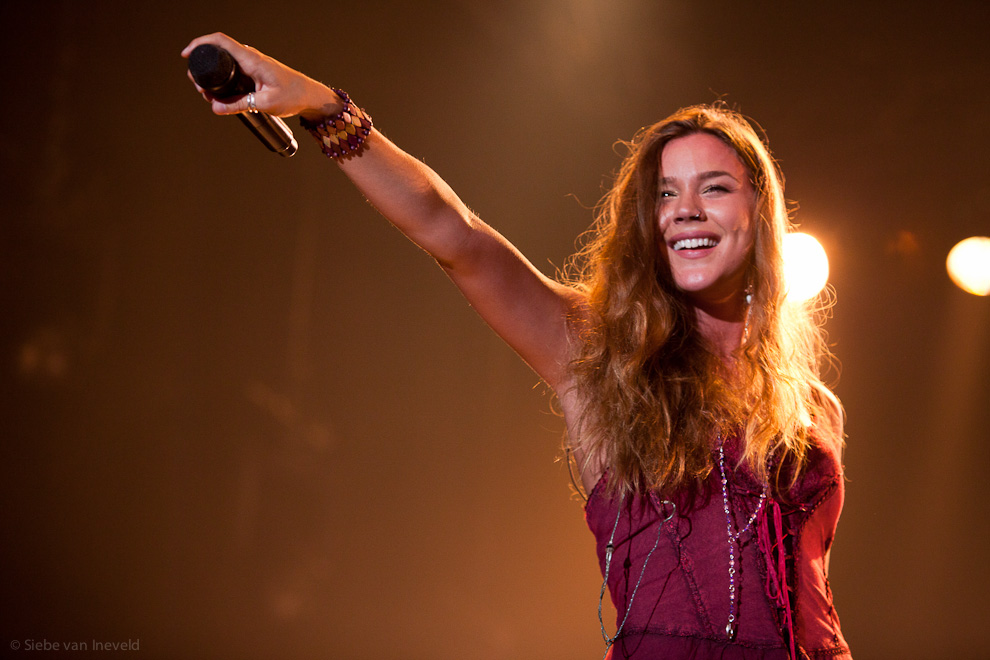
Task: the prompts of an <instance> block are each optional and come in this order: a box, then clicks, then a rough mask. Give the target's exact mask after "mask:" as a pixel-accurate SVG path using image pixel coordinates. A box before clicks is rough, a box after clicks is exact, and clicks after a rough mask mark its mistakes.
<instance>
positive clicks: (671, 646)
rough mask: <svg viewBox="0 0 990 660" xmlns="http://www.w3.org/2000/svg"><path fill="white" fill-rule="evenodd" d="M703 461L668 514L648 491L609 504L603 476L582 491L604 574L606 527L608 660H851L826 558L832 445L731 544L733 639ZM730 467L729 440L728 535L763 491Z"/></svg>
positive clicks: (837, 486)
mask: <svg viewBox="0 0 990 660" xmlns="http://www.w3.org/2000/svg"><path fill="white" fill-rule="evenodd" d="M713 460H714V462H715V468H714V469H713V470H712V472H711V474H710V475H709V477H708V479H707V481H706V482H705V484H704V488H703V489H702V490H701V492H699V493H697V494H696V495H695V496H694V497H693V498H692V497H688V496H686V495H685V496H681V497H678V498H673V506H672V505H671V503H670V502H665V501H661V500H660V499H659V498H658V497H657V496H656V495H654V494H651V495H650V496H645V497H644V496H639V495H637V496H635V497H629V496H627V497H626V498H624V499H622V500H619V499H614V498H610V497H608V495H607V493H606V488H605V482H606V480H607V474H606V475H604V476H603V477H602V479H601V481H599V483H598V484H597V485H596V486H595V488H594V490H593V491H592V492H591V495H590V496H589V498H588V502H587V504H586V505H585V518H586V519H587V522H588V526H589V527H590V528H591V531H592V532H593V533H594V535H595V539H596V541H597V546H598V558H599V563H600V564H601V568H602V573H603V574H604V572H605V551H606V545H607V544H608V542H609V537H610V536H611V535H612V531H613V529H614V530H615V537H614V540H613V546H614V551H613V555H612V561H611V566H610V570H609V576H608V588H609V592H610V594H611V597H612V603H613V604H614V605H615V607H616V610H617V611H618V615H617V621H616V624H615V625H616V627H617V626H618V625H619V624H620V623H621V622H622V620H623V619H624V618H625V619H626V621H625V624H624V626H623V627H622V630H621V634H620V635H619V637H618V639H616V641H615V643H614V645H613V646H612V647H611V649H610V651H609V658H611V659H612V660H617V659H618V658H635V659H637V660H639V659H642V660H651V659H654V658H656V659H663V660H680V659H683V658H697V659H698V660H702V659H704V660H708V659H711V658H720V659H725V660H730V659H731V660H735V659H739V660H770V659H772V660H788V659H789V658H830V659H836V660H851V659H852V656H851V655H850V654H849V648H848V646H847V645H846V642H845V640H844V639H843V637H842V632H841V631H840V630H839V618H838V615H837V614H836V612H835V608H834V607H833V605H832V593H831V590H830V589H829V584H828V558H829V549H830V548H831V546H832V539H833V537H834V534H835V527H836V523H837V522H838V519H839V513H840V511H841V509H842V499H843V480H842V467H841V464H840V461H839V450H838V447H833V446H829V445H827V444H825V443H822V442H820V443H818V445H817V446H816V447H815V448H814V449H813V450H812V451H811V452H810V455H809V463H808V467H807V469H806V470H805V472H804V473H803V475H802V477H801V479H800V480H799V481H798V483H797V485H796V486H795V487H794V488H792V489H791V490H790V491H789V492H788V494H787V497H786V499H785V498H781V497H779V496H776V495H771V496H770V497H768V498H767V500H766V502H765V505H764V506H763V507H762V508H760V509H759V514H758V515H757V517H756V519H755V521H754V522H753V524H752V526H751V527H750V529H749V530H748V531H745V532H744V533H743V534H741V535H740V536H739V538H738V541H737V542H736V543H735V546H736V549H735V565H736V569H735V570H736V573H735V580H734V581H735V585H736V599H735V601H736V602H735V612H736V630H735V635H734V638H733V639H732V640H730V639H729V636H728V634H727V632H726V623H727V622H728V617H729V611H730V610H729V607H730V605H729V601H730V596H729V593H730V592H729V540H728V534H727V531H726V527H727V521H726V515H725V506H724V502H723V496H722V486H721V476H720V474H719V469H718V451H717V449H716V451H715V454H714V459H713ZM737 460H738V447H737V445H736V442H735V441H734V440H733V441H727V442H726V444H725V461H724V465H725V471H726V476H727V479H728V489H727V491H728V499H729V503H730V511H731V512H732V515H733V518H734V531H738V530H741V529H744V528H745V527H746V523H747V521H748V520H749V518H750V516H752V514H753V512H754V511H756V510H757V508H758V506H759V501H760V494H761V493H762V492H763V488H762V486H761V485H760V484H759V483H757V481H756V480H755V479H754V478H753V477H752V476H751V475H750V474H749V473H748V472H747V471H746V470H745V469H744V468H739V469H733V468H734V466H735V465H736V462H737ZM670 514H673V515H670ZM668 516H670V519H669V520H666V521H665V518H667V517H668ZM616 520H618V524H616ZM658 536H659V543H658V542H657V539H658ZM655 544H656V550H654V551H653V554H652V556H650V559H649V561H648V562H647V564H646V571H645V572H644V573H642V575H643V577H642V580H641V581H640V583H639V587H638V589H636V584H637V581H639V579H640V574H641V571H642V569H643V562H644V560H645V559H646V557H647V555H648V554H649V553H650V551H651V549H653V548H654V545H655ZM634 591H635V596H634V597H633V593H634ZM630 598H632V599H633V603H632V608H628V604H629V600H630ZM627 609H628V617H626V613H627ZM615 629H616V628H612V629H611V630H610V633H612V634H614V631H615Z"/></svg>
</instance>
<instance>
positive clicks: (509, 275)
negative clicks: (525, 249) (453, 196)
mask: <svg viewBox="0 0 990 660" xmlns="http://www.w3.org/2000/svg"><path fill="white" fill-rule="evenodd" d="M461 231H463V232H464V233H463V235H462V236H461V237H460V239H459V240H456V241H454V242H455V243H456V244H457V246H458V248H457V249H456V250H455V251H453V252H452V253H451V257H452V258H449V259H441V258H437V262H438V263H439V264H440V266H441V267H442V268H443V269H444V271H446V273H447V275H448V276H449V277H450V279H451V280H452V281H453V282H454V284H456V285H457V287H458V288H459V289H460V290H461V292H462V293H463V294H464V296H465V298H467V300H468V302H469V303H471V305H472V307H474V309H475V311H477V312H478V314H479V315H480V316H481V317H482V318H483V319H484V320H485V322H486V323H488V325H489V326H491V328H492V329H493V330H494V331H495V332H496V333H497V334H498V335H499V336H500V337H501V338H502V339H503V340H505V342H506V343H508V344H509V346H511V347H512V348H513V350H515V351H516V353H518V354H519V356H520V357H522V359H523V360H525V361H526V363H527V364H529V366H530V367H531V368H532V369H533V370H534V371H536V373H537V374H538V375H539V376H540V377H541V378H542V379H543V380H545V381H546V382H547V384H548V385H550V386H551V387H552V388H554V389H555V390H556V389H558V387H559V386H560V385H561V384H562V383H563V381H564V380H565V379H566V378H567V370H568V364H569V363H570V361H571V359H572V357H573V355H572V350H573V343H572V339H571V332H570V330H569V325H570V320H571V319H572V318H573V317H574V314H575V313H576V311H577V310H578V309H579V308H580V306H581V301H582V295H581V294H580V293H579V292H578V291H577V290H576V289H574V288H572V287H568V286H566V285H564V284H561V283H559V282H556V281H554V280H552V279H550V278H549V277H547V276H546V275H544V274H543V273H541V272H540V271H539V270H537V269H536V268H535V267H534V266H533V265H532V263H530V261H529V260H528V259H526V257H525V256H523V255H522V253H520V252H519V250H518V249H516V248H515V246H513V245H512V244H511V243H509V242H508V241H507V240H506V239H505V238H504V237H503V236H502V235H501V234H499V233H498V232H497V231H495V230H494V229H493V228H492V227H490V226H488V225H487V224H485V223H484V222H482V221H481V220H479V219H478V218H477V217H476V216H474V215H473V214H468V215H467V217H465V218H464V219H463V225H462V226H461Z"/></svg>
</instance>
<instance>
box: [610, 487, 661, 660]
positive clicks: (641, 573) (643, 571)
mask: <svg viewBox="0 0 990 660" xmlns="http://www.w3.org/2000/svg"><path fill="white" fill-rule="evenodd" d="M624 500H625V496H624V495H623V496H622V497H620V498H619V506H618V507H617V508H618V511H617V512H616V514H615V524H613V525H612V534H611V536H609V537H608V545H606V546H605V579H604V580H602V591H601V593H600V594H599V595H598V625H599V626H601V629H602V639H604V640H605V655H604V656H602V658H603V659H604V657H605V656H607V655H608V650H609V649H610V648H612V644H614V643H615V640H616V639H618V638H619V633H621V632H622V628H623V626H625V625H626V619H628V618H629V612H630V611H631V610H632V605H633V600H635V599H636V592H637V591H639V585H640V584H641V583H642V582H643V576H644V575H645V574H646V565H647V564H648V563H650V557H652V556H653V553H654V551H656V549H657V547H658V546H659V545H660V534H661V533H662V532H663V526H664V523H666V522H667V521H668V520H670V519H671V518H673V517H674V513H675V512H676V511H677V505H676V504H674V503H673V502H671V501H670V500H663V501H662V502H661V503H660V508H661V513H662V508H663V506H664V505H670V507H671V511H670V514H668V515H667V517H666V518H664V519H663V520H661V521H660V522H659V524H657V540H656V541H655V542H654V543H653V547H652V548H651V549H650V552H649V553H648V554H647V555H646V559H645V560H643V568H642V569H641V570H640V571H639V579H638V580H636V586H635V587H633V590H632V595H630V596H629V604H628V605H626V613H625V614H624V615H623V616H622V622H621V623H620V624H619V627H618V628H617V629H616V631H615V634H614V635H612V636H611V637H609V635H608V633H607V632H605V621H604V620H603V619H602V601H603V600H604V599H605V590H606V589H607V588H608V573H609V569H611V568H612V551H613V550H614V549H615V545H614V542H615V530H617V529H618V528H619V518H621V517H622V502H623V501H624ZM629 543H630V544H631V543H632V541H631V540H630V541H629ZM630 547H631V545H630Z"/></svg>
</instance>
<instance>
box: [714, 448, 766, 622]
mask: <svg viewBox="0 0 990 660" xmlns="http://www.w3.org/2000/svg"><path fill="white" fill-rule="evenodd" d="M724 445H725V442H724V441H723V442H720V443H719V445H718V471H719V473H720V474H721V475H722V508H723V509H724V510H725V531H726V533H727V534H728V537H729V622H728V623H727V624H725V634H726V635H727V636H728V637H729V640H732V639H733V638H734V637H735V636H736V550H735V548H736V545H737V544H738V543H739V537H740V536H742V535H743V534H745V533H746V532H748V531H749V529H750V528H751V527H752V526H753V522H755V521H756V517H757V516H759V515H760V511H761V510H762V509H763V504H764V503H765V502H766V500H767V490H768V484H764V485H763V492H762V493H760V501H759V503H758V504H757V505H756V509H755V510H754V511H753V515H751V516H750V517H749V520H747V521H746V526H745V527H743V528H742V529H741V530H739V531H737V532H733V531H732V528H733V527H734V521H733V519H732V510H731V508H730V506H729V489H728V484H729V481H728V479H727V478H726V476H725V450H724ZM739 551H740V552H742V546H740V547H739Z"/></svg>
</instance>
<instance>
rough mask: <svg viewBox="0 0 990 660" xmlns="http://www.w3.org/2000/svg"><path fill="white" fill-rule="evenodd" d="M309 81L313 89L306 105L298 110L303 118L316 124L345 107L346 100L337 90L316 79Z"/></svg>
mask: <svg viewBox="0 0 990 660" xmlns="http://www.w3.org/2000/svg"><path fill="white" fill-rule="evenodd" d="M308 82H309V83H310V84H311V86H312V89H311V91H310V92H309V93H308V95H307V101H306V104H305V107H304V108H303V109H302V110H300V111H299V112H298V115H299V117H300V118H301V119H304V120H305V121H307V122H309V123H311V124H316V123H319V122H321V121H323V120H324V119H326V118H327V117H332V116H333V115H336V114H337V113H339V112H340V111H341V110H343V109H344V102H343V100H342V99H341V98H340V97H339V96H338V95H337V93H336V92H334V91H333V90H332V89H330V88H329V87H327V86H326V85H324V84H322V83H318V82H316V81H315V80H310V81H308Z"/></svg>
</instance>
